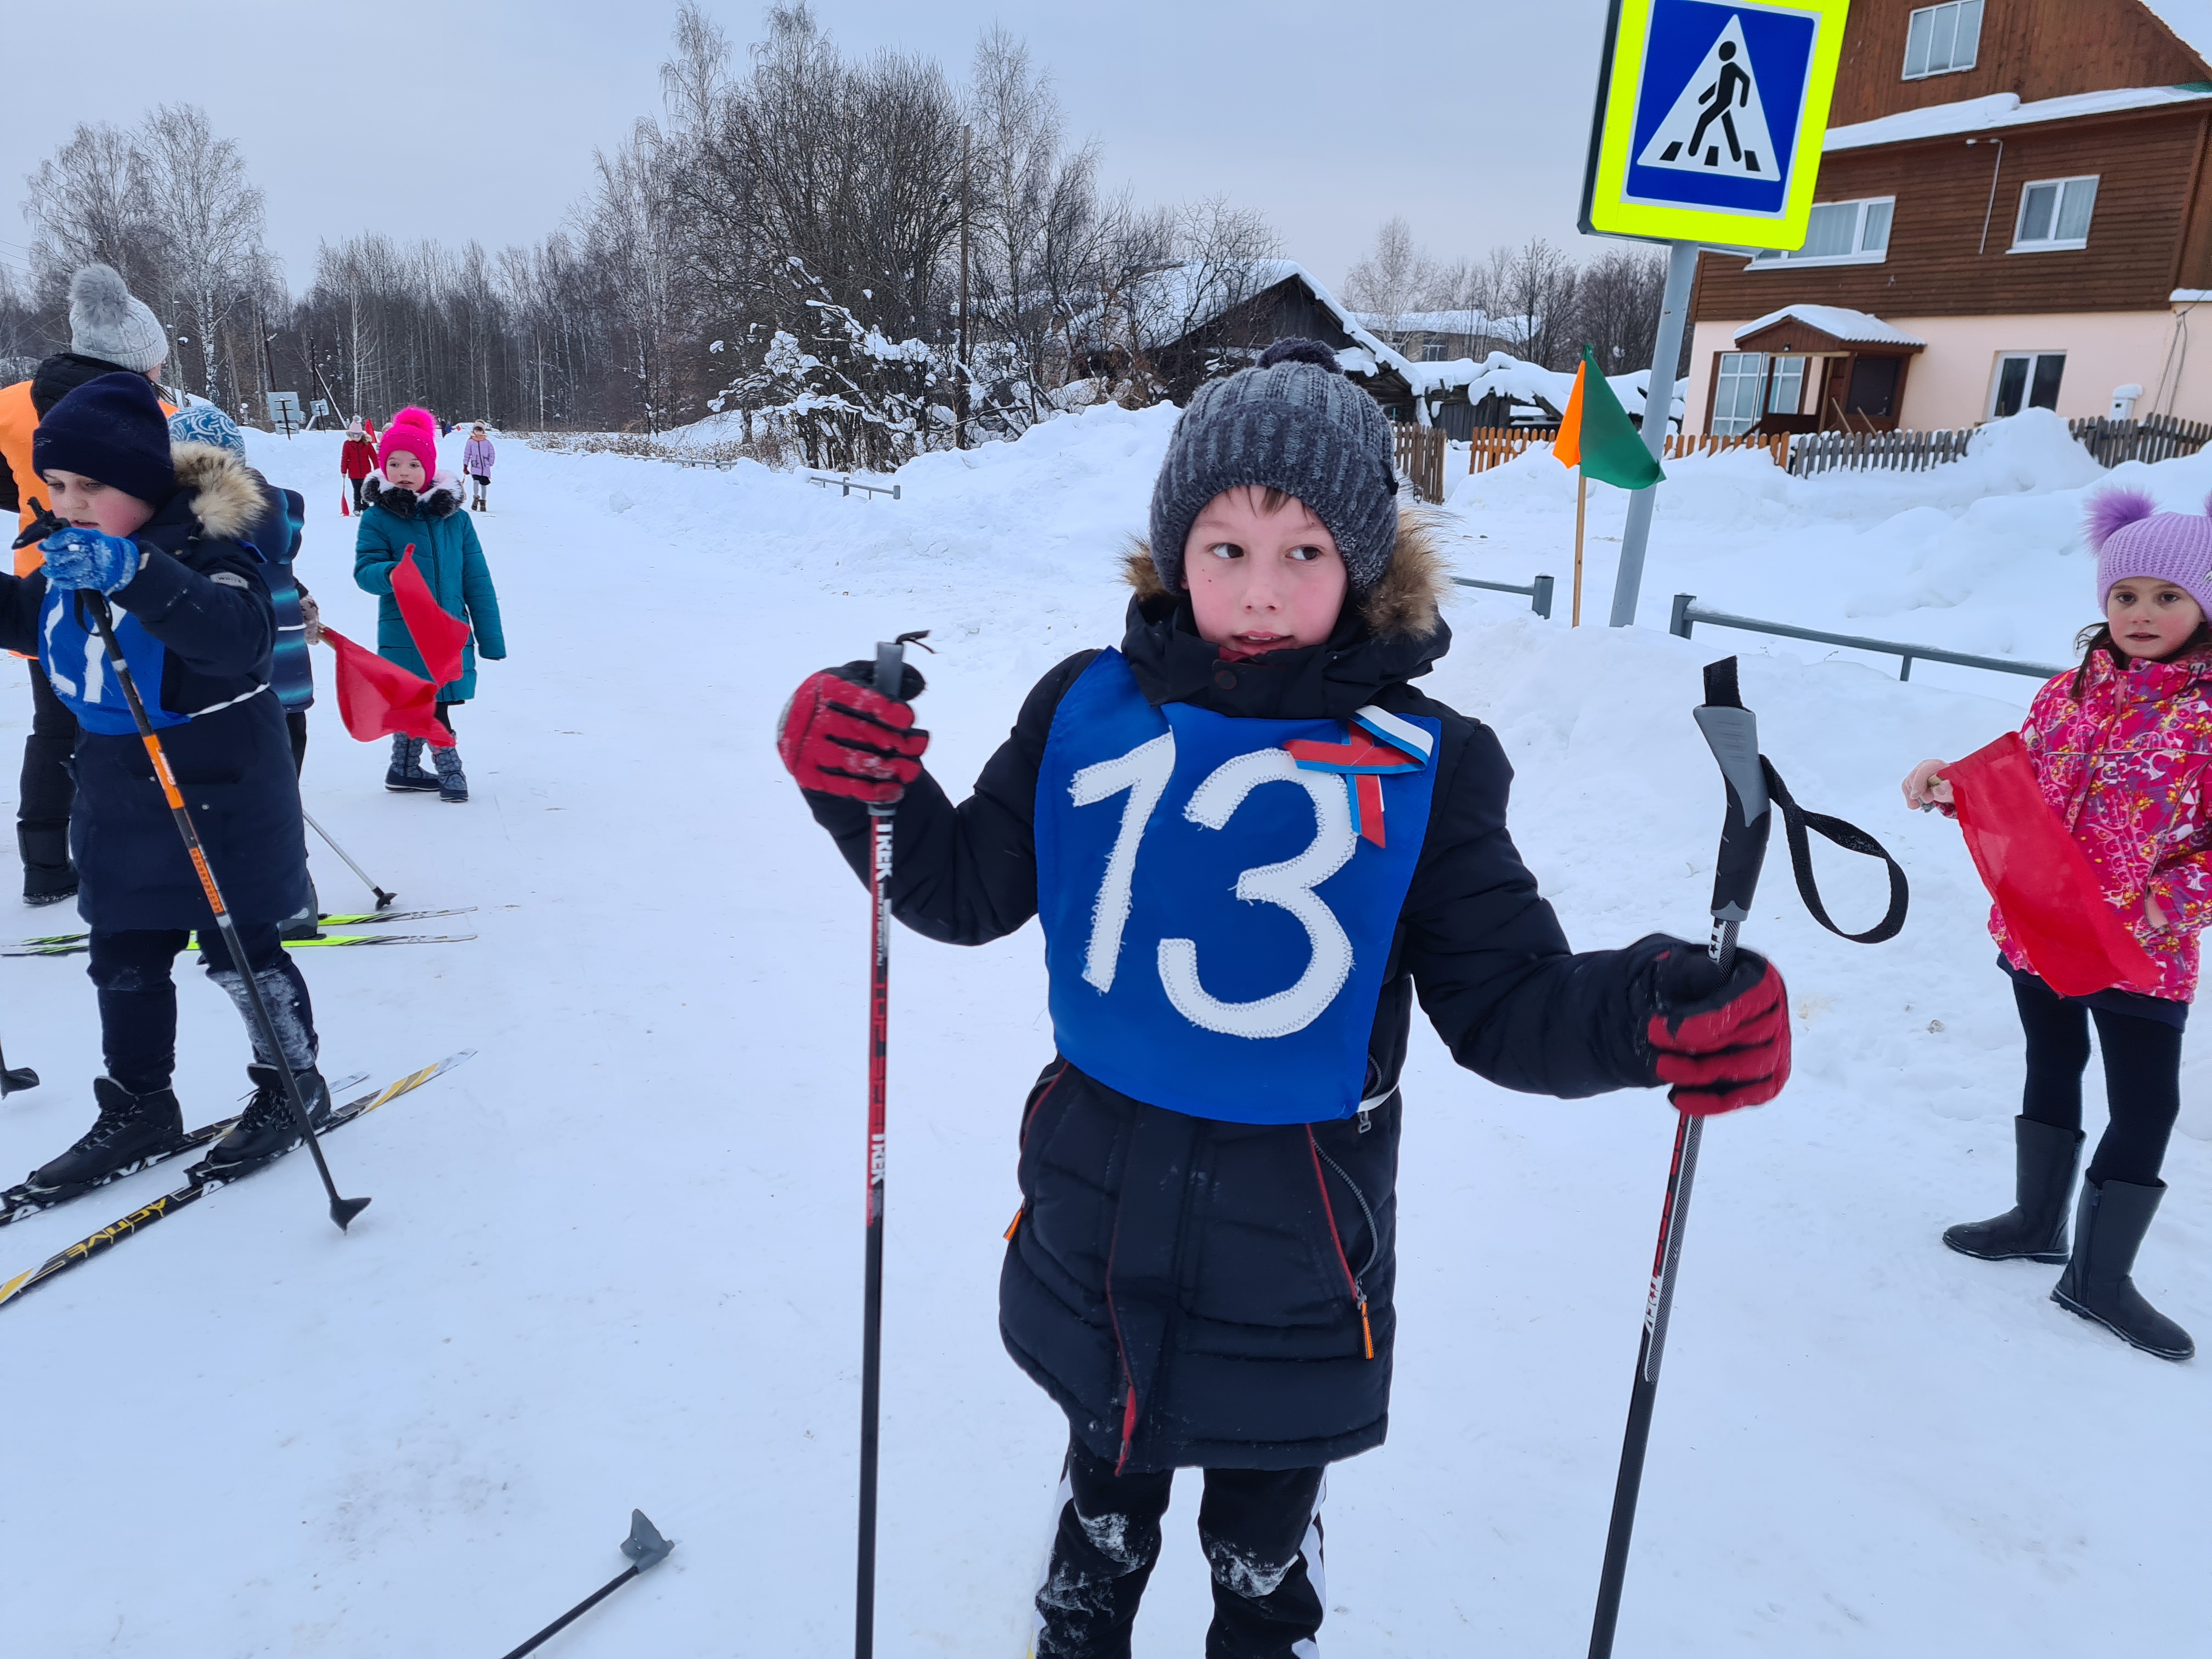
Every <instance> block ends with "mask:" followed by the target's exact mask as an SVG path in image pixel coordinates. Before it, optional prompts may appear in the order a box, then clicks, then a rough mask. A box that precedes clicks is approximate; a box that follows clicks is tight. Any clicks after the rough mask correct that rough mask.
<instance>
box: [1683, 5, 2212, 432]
mask: <svg viewBox="0 0 2212 1659" xmlns="http://www.w3.org/2000/svg"><path fill="white" fill-rule="evenodd" d="M1830 119H1831V122H1832V125H1831V126H1830V128H1829V131H1828V136H1827V141H1826V146H1825V149H1824V151H1823V154H1822V157H1821V163H1820V185H1819V191H1818V196H1817V198H1816V202H1815V205H1814V209H1813V218H1812V222H1811V225H1810V227H1809V228H1808V234H1807V237H1806V240H1805V244H1804V246H1802V248H1799V249H1796V250H1794V251H1792V252H1781V253H1761V254H1759V255H1757V256H1755V257H1753V258H1744V257H1742V256H1741V255H1728V254H1719V253H1710V252H1709V253H1707V254H1705V256H1704V257H1703V258H1701V259H1700V260H1699V270H1698V280H1697V286H1696V289H1695V293H1694V295H1693V298H1692V310H1691V315H1692V319H1693V321H1694V324H1695V334H1694V337H1693V340H1692V355H1691V367H1690V408H1689V411H1688V413H1689V426H1690V428H1691V429H1692V430H1697V431H1706V432H1716V433H1734V432H1745V431H1749V430H1752V429H1753V428H1761V427H1763V428H1765V429H1766V430H1769V431H1772V430H1775V429H1777V428H1783V429H1788V430H1815V429H1823V428H1838V427H1847V428H1860V429H1875V430H1880V429H1887V428H1896V427H1899V426H1905V427H1911V428H1946V427H1962V426H1971V425H1973V424H1974V423H1976V422H1980V421H1983V420H1985V419H1988V418H1990V417H1992V416H2004V415H2011V414H2015V413H2017V412H2018V411H2019V410H2021V409H2025V408H2030V407H2039V408H2045V409H2051V410H2057V412H2058V413H2059V414H2061V415H2063V416H2068V417H2069V418H2071V417H2075V416H2091V415H2106V414H2122V415H2135V416H2148V415H2152V414H2172V415H2179V416H2183V417H2185V418H2189V419H2195V420H2203V419H2206V418H2212V351H2203V350H2199V351H2196V352H2191V351H2190V350H2189V349H2188V346H2189V334H2190V322H2191V314H2192V313H2193V312H2194V311H2195V310H2196V309H2197V307H2200V306H2202V305H2203V304H2204V303H2205V302H2206V301H2212V169H2209V168H2208V166H2207V161H2208V155H2212V7H2208V6H2206V5H2203V4H2202V3H2200V0H1986V3H1984V0H1946V3H1942V4H1935V5H1929V4H1914V3H1912V0H1856V3H1855V4H1853V6H1852V7H1851V9H1850V20H1849V21H1848V23H1847V24H1846V25H1845V28H1844V46H1843V64H1842V69H1841V71H1840V73H1839V75H1838V80H1837V83H1836V94H1835V103H1834V106H1833V109H1832V113H1831V117H1830ZM1823 319H1825V321H1824V320H1823Z"/></svg>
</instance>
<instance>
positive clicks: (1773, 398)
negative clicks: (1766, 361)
mask: <svg viewBox="0 0 2212 1659" xmlns="http://www.w3.org/2000/svg"><path fill="white" fill-rule="evenodd" d="M1804 392H1805V360H1804V359H1803V358H1802V357H1777V358H1776V359H1775V360H1774V380H1773V384H1772V386H1771V387H1770V388H1769V390H1768V392H1767V394H1766V412H1767V413H1768V414H1770V415H1795V414H1796V412H1797V405H1798V404H1799V402H1800V401H1801V400H1802V398H1803V397H1804Z"/></svg>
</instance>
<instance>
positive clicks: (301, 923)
mask: <svg viewBox="0 0 2212 1659" xmlns="http://www.w3.org/2000/svg"><path fill="white" fill-rule="evenodd" d="M322 936H323V902H322V900H321V899H320V898H319V897H317V896H316V894H315V883H314V879H313V878H312V877H310V878H308V881H307V908H306V909H304V910H302V911H301V912H300V913H299V914H298V915H291V916H287V917H285V918H284V920H283V921H281V922H279V923H277V925H276V937H277V938H278V939H320V938H321V937H322Z"/></svg>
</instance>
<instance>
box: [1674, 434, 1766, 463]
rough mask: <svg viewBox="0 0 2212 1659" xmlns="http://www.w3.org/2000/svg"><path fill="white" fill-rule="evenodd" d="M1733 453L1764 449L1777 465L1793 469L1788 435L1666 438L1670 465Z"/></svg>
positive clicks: (1700, 435)
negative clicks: (1739, 450) (1684, 459)
mask: <svg viewBox="0 0 2212 1659" xmlns="http://www.w3.org/2000/svg"><path fill="white" fill-rule="evenodd" d="M1730 449H1763V450H1765V452H1766V453H1767V455H1768V457H1769V458H1770V459H1772V461H1773V462H1774V464H1775V465H1777V466H1788V465H1790V435H1789V434H1788V433H1786V432H1771V433H1754V432H1739V433H1735V434H1734V435H1729V436H1723V435H1721V434H1719V433H1717V432H1670V433H1668V435H1667V459H1668V460H1670V461H1679V460H1680V459H1683V458H1684V457H1685V456H1688V455H1718V454H1720V453H1722V452H1723V451H1724V450H1730Z"/></svg>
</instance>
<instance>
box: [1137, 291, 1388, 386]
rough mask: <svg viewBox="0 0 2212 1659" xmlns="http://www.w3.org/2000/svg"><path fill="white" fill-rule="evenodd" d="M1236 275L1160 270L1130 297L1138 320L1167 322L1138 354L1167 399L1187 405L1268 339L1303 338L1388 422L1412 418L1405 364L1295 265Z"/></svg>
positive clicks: (1252, 357) (1252, 355) (1263, 347)
mask: <svg viewBox="0 0 2212 1659" xmlns="http://www.w3.org/2000/svg"><path fill="white" fill-rule="evenodd" d="M1236 276H1237V280H1234V281H1232V282H1226V283H1224V282H1218V281H1215V280H1212V273H1200V274H1198V275H1197V276H1195V277H1192V276H1188V274H1186V273H1183V272H1180V271H1170V272H1165V273H1163V276H1162V279H1161V280H1159V281H1158V282H1157V283H1155V285H1154V290H1153V291H1152V293H1149V294H1146V295H1139V296H1138V299H1137V301H1136V303H1135V307H1133V308H1135V309H1137V310H1138V311H1139V314H1140V315H1145V316H1148V317H1152V318H1164V319H1170V320H1168V321H1166V322H1165V323H1164V325H1161V326H1159V327H1158V329H1157V330H1156V331H1148V332H1153V333H1154V335H1155V338H1156V342H1157V343H1153V344H1151V345H1150V346H1148V348H1147V350H1146V356H1147V357H1148V359H1149V360H1150V362H1151V364H1152V372H1153V373H1154V374H1156V375H1157V376H1158V378H1159V380H1160V381H1161V382H1162V383H1163V384H1164V386H1165V387H1166V389H1167V392H1168V396H1169V397H1170V399H1172V400H1173V401H1174V402H1176V403H1177V404H1187V403H1188V402H1189V401H1190V395H1191V393H1192V392H1195V391H1197V390H1198V388H1199V386H1200V383H1202V382H1204V381H1206V380H1211V379H1212V378H1213V377H1214V376H1215V375H1218V374H1227V373H1230V372H1231V371H1233V370H1235V369H1237V368H1242V367H1243V366H1244V365H1246V364H1248V363H1250V362H1255V361H1256V360H1257V359H1258V357H1259V356H1260V354H1261V352H1262V351H1264V350H1266V349H1267V347H1268V346H1269V345H1270V344H1272V343H1273V342H1275V341H1277V340H1285V339H1293V338H1304V339H1309V340H1318V341H1320V342H1321V343H1322V344H1323V345H1325V346H1327V347H1328V348H1329V349H1331V350H1333V351H1334V352H1335V353H1336V360H1337V362H1338V363H1339V364H1340V366H1341V367H1342V368H1343V369H1344V372H1345V373H1346V374H1347V375H1349V376H1350V377H1351V378H1352V380H1356V381H1358V383H1359V384H1360V385H1361V386H1364V387H1366V389H1367V390H1368V391H1369V392H1370V393H1372V394H1373V396H1374V398H1375V401H1376V402H1377V403H1378V404H1382V405H1383V413H1384V414H1385V415H1387V416H1389V417H1390V418H1391V419H1392V420H1394V421H1412V420H1413V419H1414V418H1415V412H1414V398H1413V386H1412V385H1411V384H1410V380H1411V377H1410V376H1409V374H1407V367H1408V366H1407V362H1406V360H1405V359H1404V358H1403V357H1401V356H1400V355H1399V354H1398V353H1397V351H1395V349H1393V348H1391V347H1390V346H1389V345H1388V344H1386V343H1384V342H1383V340H1382V339H1381V338H1379V337H1377V336H1376V335H1375V334H1374V333H1373V332H1371V331H1369V330H1368V329H1367V328H1366V327H1364V325H1362V324H1360V323H1359V322H1358V320H1357V319H1355V317H1354V315H1353V313H1351V312H1349V311H1346V309H1345V308H1344V307H1342V306H1340V305H1339V304H1338V303H1337V301H1336V298H1335V296H1334V295H1332V294H1331V293H1330V292H1329V291H1328V289H1326V288H1325V287H1323V286H1322V284H1321V283H1320V282H1319V281H1317V280H1316V278H1315V277H1314V276H1313V275H1312V273H1311V272H1310V271H1308V270H1306V269H1305V268H1304V266H1303V265H1299V264H1293V263H1292V262H1291V261H1290V260H1288V259H1268V260H1263V261H1260V262H1258V264H1256V265H1255V266H1254V267H1253V268H1251V269H1250V270H1244V271H1240V272H1238V273H1236ZM1192 289H1195V290H1196V291H1195V292H1193V291H1191V290H1192Z"/></svg>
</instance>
